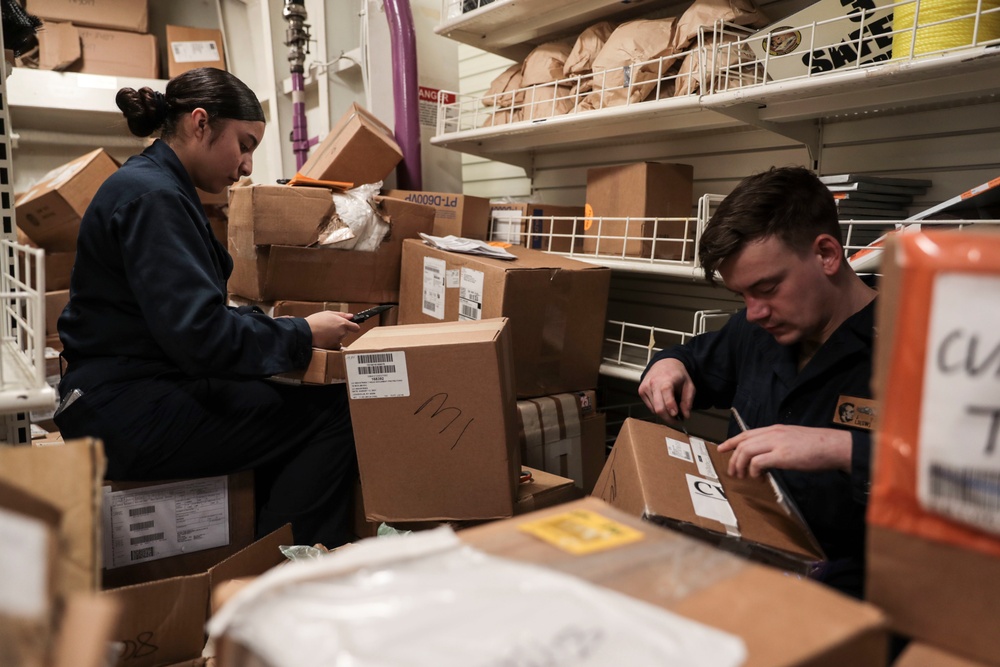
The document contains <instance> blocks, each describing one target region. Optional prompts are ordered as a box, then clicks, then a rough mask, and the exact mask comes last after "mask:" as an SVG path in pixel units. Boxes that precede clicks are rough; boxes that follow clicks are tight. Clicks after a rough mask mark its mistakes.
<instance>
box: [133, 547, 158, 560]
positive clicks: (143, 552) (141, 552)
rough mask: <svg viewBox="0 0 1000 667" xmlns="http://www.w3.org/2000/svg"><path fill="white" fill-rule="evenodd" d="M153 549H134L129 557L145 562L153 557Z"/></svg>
mask: <svg viewBox="0 0 1000 667" xmlns="http://www.w3.org/2000/svg"><path fill="white" fill-rule="evenodd" d="M153 553H154V552H153V547H146V548H145V549H134V550H132V552H131V553H130V554H129V557H130V558H131V559H132V560H133V561H136V560H145V559H147V558H152V557H153Z"/></svg>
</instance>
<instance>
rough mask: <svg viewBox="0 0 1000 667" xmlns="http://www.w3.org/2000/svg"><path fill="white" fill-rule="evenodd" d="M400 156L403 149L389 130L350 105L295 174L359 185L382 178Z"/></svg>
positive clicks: (364, 112) (359, 107)
mask: <svg viewBox="0 0 1000 667" xmlns="http://www.w3.org/2000/svg"><path fill="white" fill-rule="evenodd" d="M402 159H403V151H402V149H401V148H400V147H399V144H397V143H396V139H395V138H394V136H393V132H392V130H391V129H389V127H388V126H386V125H385V124H384V123H383V122H382V121H380V120H379V119H378V118H376V117H375V116H374V115H372V114H371V113H370V112H369V111H367V110H366V109H364V108H362V107H361V106H359V105H357V104H352V105H351V106H350V108H349V109H348V110H347V111H346V112H345V113H344V115H343V116H341V117H340V120H338V121H337V124H336V125H334V126H333V129H331V130H330V134H328V135H326V138H325V139H323V141H322V142H320V144H319V146H316V148H314V149H313V151H312V153H311V154H310V155H309V159H308V160H306V163H305V164H304V165H302V168H301V169H299V173H300V174H302V175H303V176H307V177H309V178H317V179H320V180H324V181H341V182H346V183H353V184H354V185H363V184H365V183H377V182H379V181H382V180H384V179H385V177H386V176H388V175H389V174H390V173H392V170H393V169H395V168H396V165H397V164H399V163H400V162H401V161H402Z"/></svg>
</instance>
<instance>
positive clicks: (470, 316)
mask: <svg viewBox="0 0 1000 667" xmlns="http://www.w3.org/2000/svg"><path fill="white" fill-rule="evenodd" d="M459 309H460V310H461V314H462V317H464V318H465V319H467V320H478V319H479V309H478V308H476V307H475V306H474V305H472V304H470V303H463V304H460V305H459Z"/></svg>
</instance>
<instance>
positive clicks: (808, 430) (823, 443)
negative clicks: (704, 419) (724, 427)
mask: <svg viewBox="0 0 1000 667" xmlns="http://www.w3.org/2000/svg"><path fill="white" fill-rule="evenodd" d="M729 451H731V452H732V453H733V455H732V457H731V458H730V459H729V474H730V476H732V477H740V478H743V477H746V476H747V475H750V476H751V477H760V476H761V475H763V474H764V471H765V470H769V469H771V468H781V469H782V470H843V471H844V472H850V470H851V434H850V433H849V432H848V431H843V430H840V429H833V428H813V427H809V426H787V425H785V424H776V425H774V426H765V427H764V428H755V429H751V430H749V431H744V432H743V433H740V434H739V435H737V436H734V437H732V438H730V439H729V440H726V441H725V442H723V443H722V444H720V445H719V452H720V453H723V452H729Z"/></svg>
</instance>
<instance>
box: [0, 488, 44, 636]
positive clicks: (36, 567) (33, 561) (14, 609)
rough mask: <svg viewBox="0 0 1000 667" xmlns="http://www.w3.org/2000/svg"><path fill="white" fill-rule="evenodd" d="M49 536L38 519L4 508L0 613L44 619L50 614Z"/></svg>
mask: <svg viewBox="0 0 1000 667" xmlns="http://www.w3.org/2000/svg"><path fill="white" fill-rule="evenodd" d="M47 535H48V531H47V530H46V526H45V524H44V523H43V522H41V521H39V520H38V519H35V518H32V517H27V516H24V515H23V514H17V513H15V512H12V511H10V510H7V509H4V508H0V582H3V584H2V585H0V614H3V615H4V616H14V617H17V618H30V619H40V618H42V617H43V616H44V615H45V613H46V612H47V611H48V609H47V607H48V587H49V583H48V579H47V573H48V571H49V565H50V563H49V558H50V553H49V543H48V539H47Z"/></svg>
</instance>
